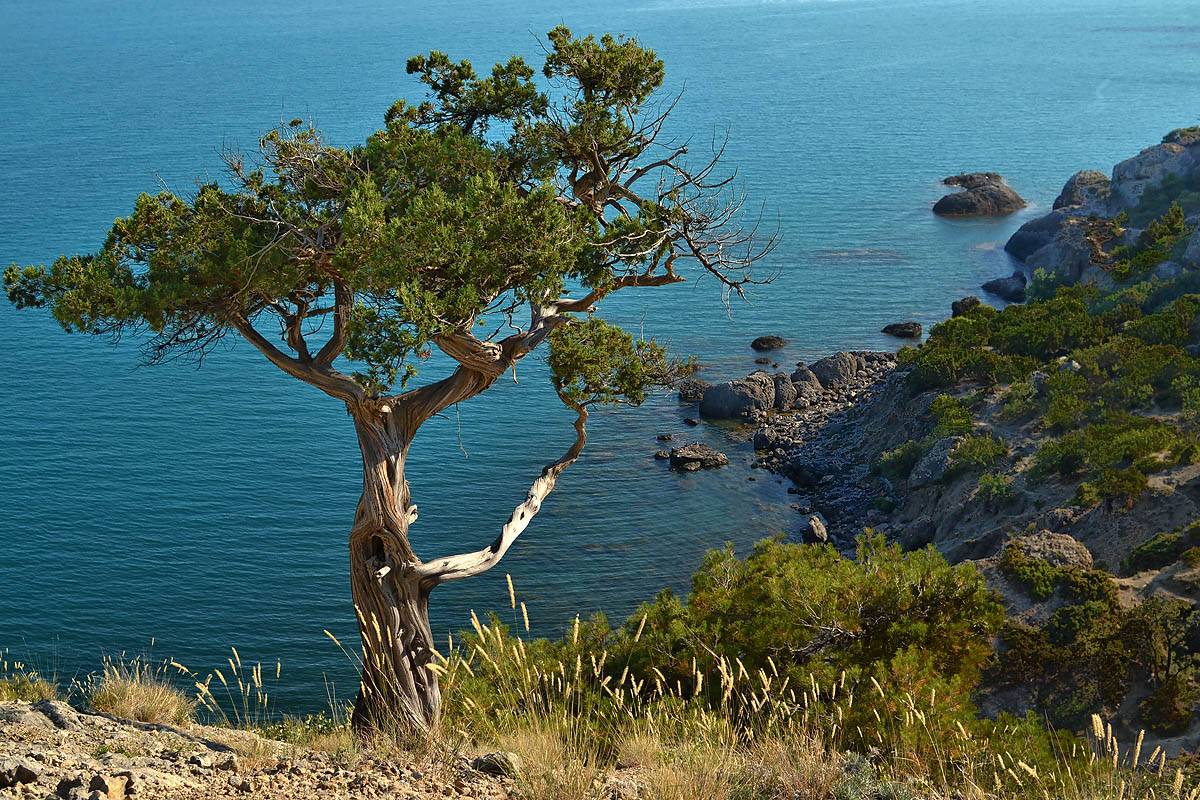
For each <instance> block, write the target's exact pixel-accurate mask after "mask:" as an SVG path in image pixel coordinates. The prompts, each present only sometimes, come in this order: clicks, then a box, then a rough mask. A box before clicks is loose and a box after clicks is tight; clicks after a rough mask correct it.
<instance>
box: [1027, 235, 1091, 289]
mask: <svg viewBox="0 0 1200 800" xmlns="http://www.w3.org/2000/svg"><path fill="white" fill-rule="evenodd" d="M1091 263H1092V245H1091V243H1090V242H1088V240H1087V234H1085V233H1084V231H1083V229H1082V228H1081V227H1080V226H1078V225H1075V224H1065V225H1063V227H1062V228H1061V229H1060V230H1059V231H1058V232H1057V233H1056V234H1055V235H1054V236H1053V237H1052V238H1051V239H1050V241H1049V242H1047V243H1046V245H1045V246H1044V247H1040V248H1038V249H1037V250H1035V251H1034V252H1032V253H1030V254H1029V255H1028V256H1026V258H1025V266H1026V267H1027V268H1028V269H1029V270H1030V271H1031V272H1033V271H1036V270H1039V269H1042V270H1045V271H1046V274H1047V275H1048V274H1050V273H1051V272H1057V273H1059V274H1060V275H1065V276H1066V277H1067V278H1068V279H1069V280H1071V281H1076V280H1078V279H1079V275H1080V273H1082V272H1083V270H1085V269H1087V267H1088V265H1089V264H1091Z"/></svg>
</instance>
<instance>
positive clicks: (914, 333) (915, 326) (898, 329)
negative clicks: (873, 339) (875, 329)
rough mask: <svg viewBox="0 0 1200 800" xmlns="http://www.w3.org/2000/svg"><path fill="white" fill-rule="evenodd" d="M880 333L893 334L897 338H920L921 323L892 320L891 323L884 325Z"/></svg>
mask: <svg viewBox="0 0 1200 800" xmlns="http://www.w3.org/2000/svg"><path fill="white" fill-rule="evenodd" d="M880 333H886V334H887V335H888V336H895V337H896V338H898V339H920V338H921V323H919V322H893V323H892V324H891V325H884V326H883V330H882V331H880Z"/></svg>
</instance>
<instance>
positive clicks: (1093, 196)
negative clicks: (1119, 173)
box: [1053, 169, 1112, 216]
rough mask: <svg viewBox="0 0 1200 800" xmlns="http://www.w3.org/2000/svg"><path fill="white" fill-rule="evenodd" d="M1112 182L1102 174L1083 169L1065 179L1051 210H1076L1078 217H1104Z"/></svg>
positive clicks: (1097, 171)
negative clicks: (1095, 215)
mask: <svg viewBox="0 0 1200 800" xmlns="http://www.w3.org/2000/svg"><path fill="white" fill-rule="evenodd" d="M1111 187H1112V181H1110V180H1109V179H1108V176H1107V175H1105V174H1104V173H1103V172H1100V171H1099V170H1094V169H1085V170H1081V171H1079V172H1076V173H1075V174H1074V175H1072V176H1071V177H1070V178H1068V179H1067V182H1066V184H1065V185H1064V186H1063V188H1062V191H1061V192H1059V194H1058V197H1057V198H1055V200H1054V206H1053V208H1054V209H1055V210H1057V209H1060V208H1074V209H1078V212H1077V213H1079V214H1080V215H1087V214H1098V215H1100V216H1105V215H1106V214H1105V212H1106V211H1107V210H1108V195H1109V192H1110V190H1111Z"/></svg>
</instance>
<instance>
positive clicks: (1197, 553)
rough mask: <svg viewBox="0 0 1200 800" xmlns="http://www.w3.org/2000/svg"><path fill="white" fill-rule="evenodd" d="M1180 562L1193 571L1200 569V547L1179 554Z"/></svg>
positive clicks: (1190, 548)
mask: <svg viewBox="0 0 1200 800" xmlns="http://www.w3.org/2000/svg"><path fill="white" fill-rule="evenodd" d="M1179 560H1180V561H1182V562H1183V563H1184V565H1185V566H1188V567H1191V568H1192V569H1195V568H1196V567H1200V547H1189V548H1188V549H1187V550H1184V551H1183V552H1182V553H1180V554H1179Z"/></svg>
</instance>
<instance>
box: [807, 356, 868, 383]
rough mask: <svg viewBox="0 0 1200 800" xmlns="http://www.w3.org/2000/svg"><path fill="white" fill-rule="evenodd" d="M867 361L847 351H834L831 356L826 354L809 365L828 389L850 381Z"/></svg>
mask: <svg viewBox="0 0 1200 800" xmlns="http://www.w3.org/2000/svg"><path fill="white" fill-rule="evenodd" d="M865 366H866V365H865V363H864V362H862V361H861V360H860V357H859V356H856V355H853V354H852V353H847V352H845V351H842V352H838V353H834V354H833V355H831V356H825V358H822V359H821V360H820V361H816V362H813V365H812V366H811V367H809V369H810V370H812V374H813V375H815V376H816V378H817V380H818V381H820V382H821V386H822V387H824V388H826V389H833V388H836V387H838V386H841V385H842V384H844V383H848V382H849V381H850V380H851V379H853V378H854V377H855V376H856V375H858V373H859V371H860V370H862V369H864V368H865Z"/></svg>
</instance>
